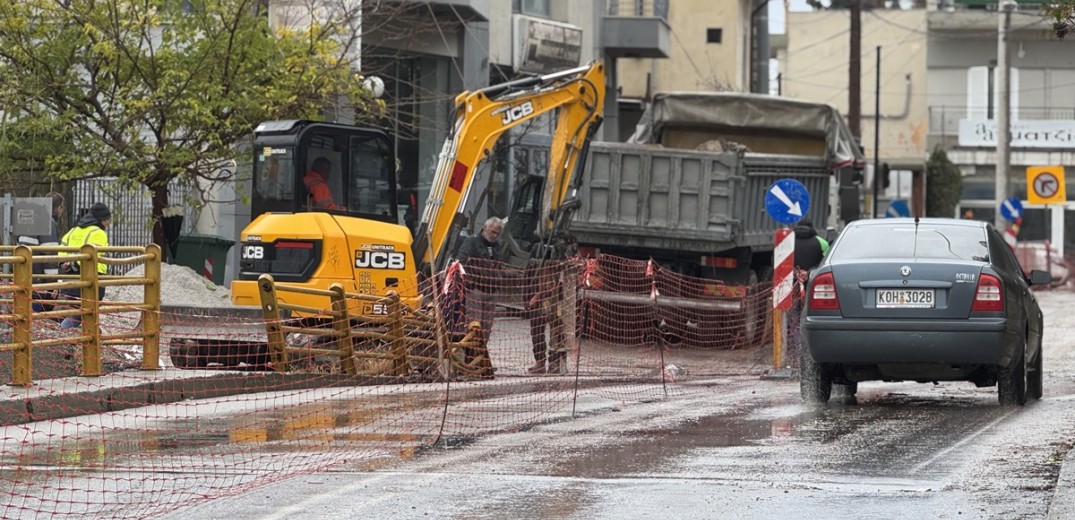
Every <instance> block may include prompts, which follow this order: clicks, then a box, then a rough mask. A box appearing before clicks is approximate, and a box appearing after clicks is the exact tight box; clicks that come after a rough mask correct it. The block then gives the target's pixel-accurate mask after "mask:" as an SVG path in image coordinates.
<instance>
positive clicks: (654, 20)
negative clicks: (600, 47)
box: [602, 0, 672, 58]
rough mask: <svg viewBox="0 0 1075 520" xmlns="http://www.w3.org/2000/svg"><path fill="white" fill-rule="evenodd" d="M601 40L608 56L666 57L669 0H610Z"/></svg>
mask: <svg viewBox="0 0 1075 520" xmlns="http://www.w3.org/2000/svg"><path fill="white" fill-rule="evenodd" d="M604 22H605V24H604V25H605V26H604V35H603V42H602V43H603V44H604V47H605V52H606V53H607V54H608V55H610V56H615V57H628V58H667V57H668V56H669V51H670V49H671V42H672V28H671V27H669V26H668V0H609V3H608V12H607V13H606V16H605V20H604Z"/></svg>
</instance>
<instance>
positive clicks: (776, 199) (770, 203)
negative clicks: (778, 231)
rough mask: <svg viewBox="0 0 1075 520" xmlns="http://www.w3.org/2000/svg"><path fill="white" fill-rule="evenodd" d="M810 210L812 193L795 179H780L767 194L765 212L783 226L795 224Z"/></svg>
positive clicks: (770, 187)
mask: <svg viewBox="0 0 1075 520" xmlns="http://www.w3.org/2000/svg"><path fill="white" fill-rule="evenodd" d="M809 209H810V192H809V191H807V190H806V186H803V184H802V183H801V182H799V181H797V180H795V179H780V180H778V181H776V182H774V183H773V185H772V186H769V190H768V191H766V192H765V211H766V212H768V213H769V216H770V217H773V220H775V221H777V222H780V223H781V224H794V223H796V222H798V221H799V220H801V219H802V218H803V216H805V215H806V212H807V211H808V210H809Z"/></svg>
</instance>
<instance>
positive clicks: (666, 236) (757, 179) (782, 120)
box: [571, 92, 865, 284]
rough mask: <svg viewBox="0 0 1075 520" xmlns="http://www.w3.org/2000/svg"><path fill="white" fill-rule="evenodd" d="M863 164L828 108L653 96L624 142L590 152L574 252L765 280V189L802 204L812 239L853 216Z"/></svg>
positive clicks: (739, 97)
mask: <svg viewBox="0 0 1075 520" xmlns="http://www.w3.org/2000/svg"><path fill="white" fill-rule="evenodd" d="M864 164H865V159H864V157H863V155H862V152H861V150H859V147H858V146H857V145H856V144H855V141H854V137H853V136H852V134H851V132H850V130H848V128H847V126H846V125H844V122H843V116H841V115H840V113H839V112H838V111H837V110H836V109H835V108H833V107H832V106H830V105H826V104H822V103H812V102H805V101H799V100H794V99H788V98H783V97H776V96H766V95H760V94H744V93H732V92H719V93H718V92H669V93H659V94H657V95H655V96H654V98H653V101H652V103H651V105H650V106H649V108H648V109H647V110H646V112H645V113H644V114H643V116H642V120H641V123H640V124H639V125H638V130H637V131H636V133H635V135H634V136H632V137H631V139H630V140H629V141H628V142H627V143H607V142H594V143H592V144H591V145H590V157H589V166H588V168H587V175H588V180H587V182H585V183H583V184H582V185H581V186H580V188H579V200H580V201H581V204H582V206H581V208H580V209H579V211H578V213H577V215H576V218H575V222H574V223H572V225H571V232H572V234H573V235H574V236H575V238H576V240H577V241H578V243H579V248H580V252H583V253H596V252H600V253H605V254H609V255H614V256H620V257H624V258H633V259H639V260H648V259H650V258H652V259H654V261H656V262H657V263H659V264H660V265H661V266H663V267H665V268H667V269H670V270H672V271H674V272H676V273H679V274H684V275H688V276H698V277H704V278H709V279H713V280H720V281H723V282H727V283H739V284H742V283H749V282H752V281H754V280H766V279H768V278H771V272H772V271H771V268H772V263H773V262H772V251H773V232H774V231H775V230H776V229H777V228H778V227H780V226H781V225H780V224H778V223H777V222H776V221H774V220H773V219H772V218H771V217H770V216H769V215H768V214H767V213H766V211H765V201H764V200H765V195H766V192H767V191H768V190H769V188H770V187H771V186H772V184H773V183H774V182H776V181H777V180H779V179H784V178H790V179H795V180H797V181H799V182H801V183H802V184H803V185H804V186H806V188H807V190H808V191H809V193H810V207H809V208H808V210H807V211H806V212H805V214H804V215H802V216H803V217H806V218H810V219H812V220H813V222H814V223H815V224H816V225H817V226H818V228H819V229H824V228H825V227H836V228H840V227H842V225H843V224H844V223H845V222H848V221H852V220H855V219H857V218H858V216H859V192H858V184H856V182H857V176H856V172H857V171H859V170H861V168H862V167H863V165H864Z"/></svg>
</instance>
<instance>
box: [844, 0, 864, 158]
mask: <svg viewBox="0 0 1075 520" xmlns="http://www.w3.org/2000/svg"><path fill="white" fill-rule="evenodd" d="M849 7H850V8H851V44H850V45H849V47H850V48H851V50H850V53H851V55H850V56H848V65H849V66H848V69H847V77H848V83H847V126H849V127H850V130H851V135H853V136H855V137H856V138H860V139H861V138H862V0H851V4H850V6H849Z"/></svg>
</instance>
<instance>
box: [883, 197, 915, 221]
mask: <svg viewBox="0 0 1075 520" xmlns="http://www.w3.org/2000/svg"><path fill="white" fill-rule="evenodd" d="M885 216H886V217H909V216H911V207H910V206H908V205H907V203H906V202H904V201H903V199H892V202H889V203H888V209H887V210H885Z"/></svg>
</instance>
